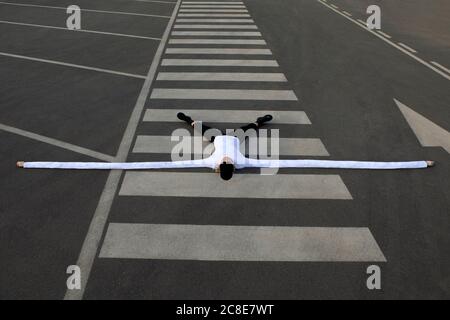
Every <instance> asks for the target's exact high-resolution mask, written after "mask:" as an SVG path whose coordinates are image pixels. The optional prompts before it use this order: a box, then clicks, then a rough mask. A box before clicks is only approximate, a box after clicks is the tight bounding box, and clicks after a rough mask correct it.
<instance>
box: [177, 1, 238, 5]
mask: <svg viewBox="0 0 450 320" xmlns="http://www.w3.org/2000/svg"><path fill="white" fill-rule="evenodd" d="M184 4H244V3H243V2H241V1H220V2H219V1H183V5H184Z"/></svg>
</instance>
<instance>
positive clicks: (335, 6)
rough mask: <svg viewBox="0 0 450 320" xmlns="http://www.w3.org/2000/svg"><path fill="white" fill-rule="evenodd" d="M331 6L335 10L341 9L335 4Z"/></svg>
mask: <svg viewBox="0 0 450 320" xmlns="http://www.w3.org/2000/svg"><path fill="white" fill-rule="evenodd" d="M330 6H332V7H333V8H335V9H339V7H338V6H337V5H335V4H330Z"/></svg>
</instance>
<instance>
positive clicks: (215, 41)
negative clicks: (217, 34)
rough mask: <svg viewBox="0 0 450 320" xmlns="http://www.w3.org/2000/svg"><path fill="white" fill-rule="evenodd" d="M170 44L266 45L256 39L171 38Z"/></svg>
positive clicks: (264, 42)
mask: <svg viewBox="0 0 450 320" xmlns="http://www.w3.org/2000/svg"><path fill="white" fill-rule="evenodd" d="M169 44H242V45H259V46H264V45H266V44H267V43H266V41H264V40H255V39H170V40H169Z"/></svg>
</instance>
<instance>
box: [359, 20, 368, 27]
mask: <svg viewBox="0 0 450 320" xmlns="http://www.w3.org/2000/svg"><path fill="white" fill-rule="evenodd" d="M356 20H357V21H358V22H359V23H361V24H363V25H364V26H365V27H367V22H366V21H363V20H361V19H356Z"/></svg>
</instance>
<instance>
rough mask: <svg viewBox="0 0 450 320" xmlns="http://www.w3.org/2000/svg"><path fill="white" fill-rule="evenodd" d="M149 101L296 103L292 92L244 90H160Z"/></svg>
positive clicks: (153, 92) (156, 90)
mask: <svg viewBox="0 0 450 320" xmlns="http://www.w3.org/2000/svg"><path fill="white" fill-rule="evenodd" d="M150 98H151V99H171V100H173V99H187V100H197V99H198V100H268V101H270V100H272V101H297V100H298V99H297V96H296V95H295V93H294V91H292V90H245V89H242V90H240V89H161V88H155V89H153V91H152V95H151V96H150Z"/></svg>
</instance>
